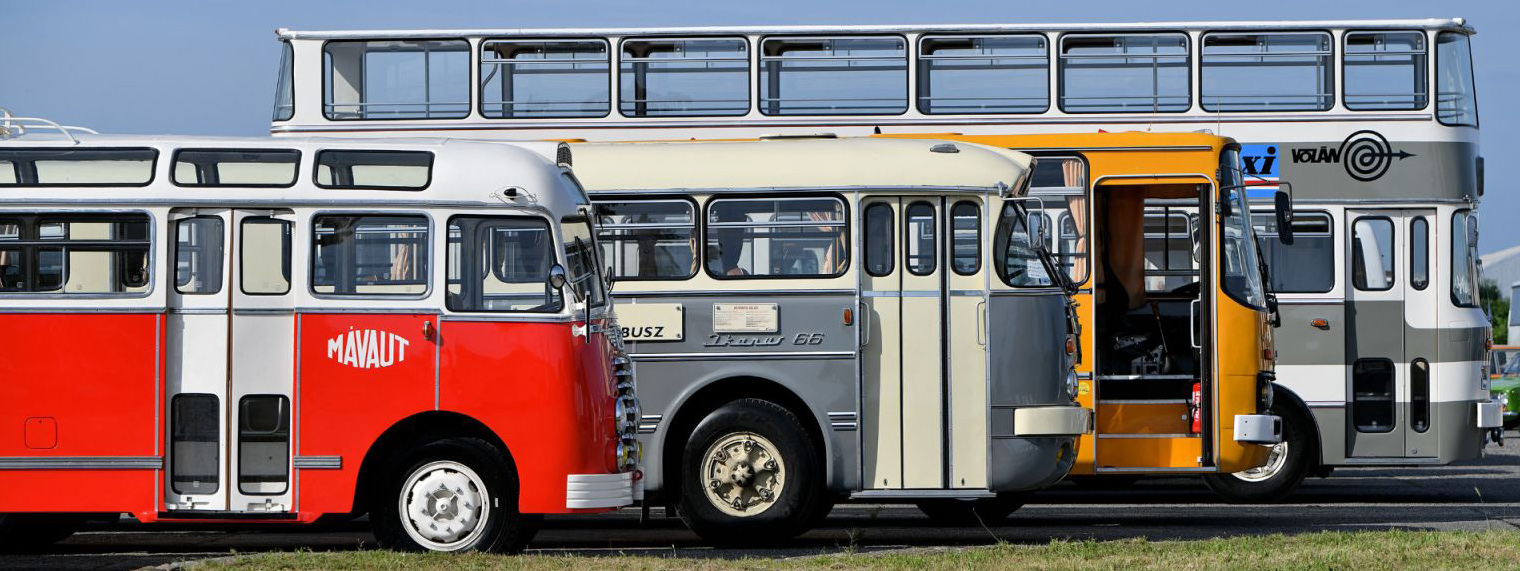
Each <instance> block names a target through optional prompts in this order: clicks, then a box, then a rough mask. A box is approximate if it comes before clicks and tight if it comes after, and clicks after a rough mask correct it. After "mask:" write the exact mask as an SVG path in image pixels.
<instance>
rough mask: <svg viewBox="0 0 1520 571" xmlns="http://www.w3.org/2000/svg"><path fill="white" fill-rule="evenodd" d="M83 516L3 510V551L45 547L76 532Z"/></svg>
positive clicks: (0, 523)
mask: <svg viewBox="0 0 1520 571" xmlns="http://www.w3.org/2000/svg"><path fill="white" fill-rule="evenodd" d="M84 519H85V518H84V517H83V516H78V515H74V514H0V553H17V552H35V551H42V550H45V549H47V547H48V546H50V545H53V544H54V543H58V542H60V541H63V540H65V539H68V538H69V536H71V535H74V532H76V531H79V528H80V526H81V525H83V524H84Z"/></svg>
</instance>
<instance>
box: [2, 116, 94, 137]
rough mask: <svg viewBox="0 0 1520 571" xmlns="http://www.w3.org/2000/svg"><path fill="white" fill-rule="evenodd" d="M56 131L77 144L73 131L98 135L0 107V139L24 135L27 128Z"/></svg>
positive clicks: (90, 130)
mask: <svg viewBox="0 0 1520 571" xmlns="http://www.w3.org/2000/svg"><path fill="white" fill-rule="evenodd" d="M32 129H37V130H48V131H57V132H59V133H61V134H62V135H63V136H65V137H68V138H69V142H70V143H73V144H75V145H78V144H79V139H77V138H75V137H74V133H75V132H79V133H88V134H91V135H99V134H100V133H97V132H95V130H94V129H89V128H86V127H75V126H72V125H59V124H57V123H54V122H52V121H49V120H47V119H43V118H40V117H17V116H15V115H12V114H11V110H10V109H6V108H4V107H0V140H4V139H9V138H11V137H20V136H21V135H25V134H26V132H27V131H28V130H32Z"/></svg>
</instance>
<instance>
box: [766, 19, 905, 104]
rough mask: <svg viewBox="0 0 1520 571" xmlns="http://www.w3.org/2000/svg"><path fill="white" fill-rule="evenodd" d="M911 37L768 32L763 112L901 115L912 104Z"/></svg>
mask: <svg viewBox="0 0 1520 571" xmlns="http://www.w3.org/2000/svg"><path fill="white" fill-rule="evenodd" d="M906 43H907V41H906V40H904V39H903V38H900V37H896V36H883V37H853V38H766V39H765V40H764V41H763V42H762V43H761V44H760V45H761V52H760V112H761V113H764V114H766V115H896V114H900V113H902V112H904V111H907V110H908V49H907V47H906Z"/></svg>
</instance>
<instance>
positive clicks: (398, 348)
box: [327, 329, 411, 369]
mask: <svg viewBox="0 0 1520 571" xmlns="http://www.w3.org/2000/svg"><path fill="white" fill-rule="evenodd" d="M410 344H411V342H409V341H407V340H406V338H405V337H402V336H400V335H397V334H395V333H391V332H389V331H381V330H379V329H350V330H348V332H347V333H339V334H338V335H337V336H336V337H333V338H332V339H328V340H327V358H328V359H332V360H334V361H337V362H339V363H342V364H344V365H348V366H350V367H355V368H359V369H380V368H384V367H389V366H391V365H395V364H398V363H400V362H402V361H405V360H406V346H407V345H410Z"/></svg>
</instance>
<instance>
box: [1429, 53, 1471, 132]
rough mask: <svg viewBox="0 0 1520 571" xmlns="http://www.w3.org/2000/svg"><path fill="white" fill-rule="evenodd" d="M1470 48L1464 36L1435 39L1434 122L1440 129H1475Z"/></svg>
mask: <svg viewBox="0 0 1520 571" xmlns="http://www.w3.org/2000/svg"><path fill="white" fill-rule="evenodd" d="M1470 44H1471V40H1470V39H1468V37H1467V34H1458V33H1456V32H1442V33H1441V34H1440V35H1438V36H1436V119H1438V120H1440V121H1441V124H1443V125H1468V126H1472V127H1477V126H1478V95H1477V91H1476V87H1475V86H1474V85H1473V67H1472V47H1471V45H1470Z"/></svg>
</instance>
